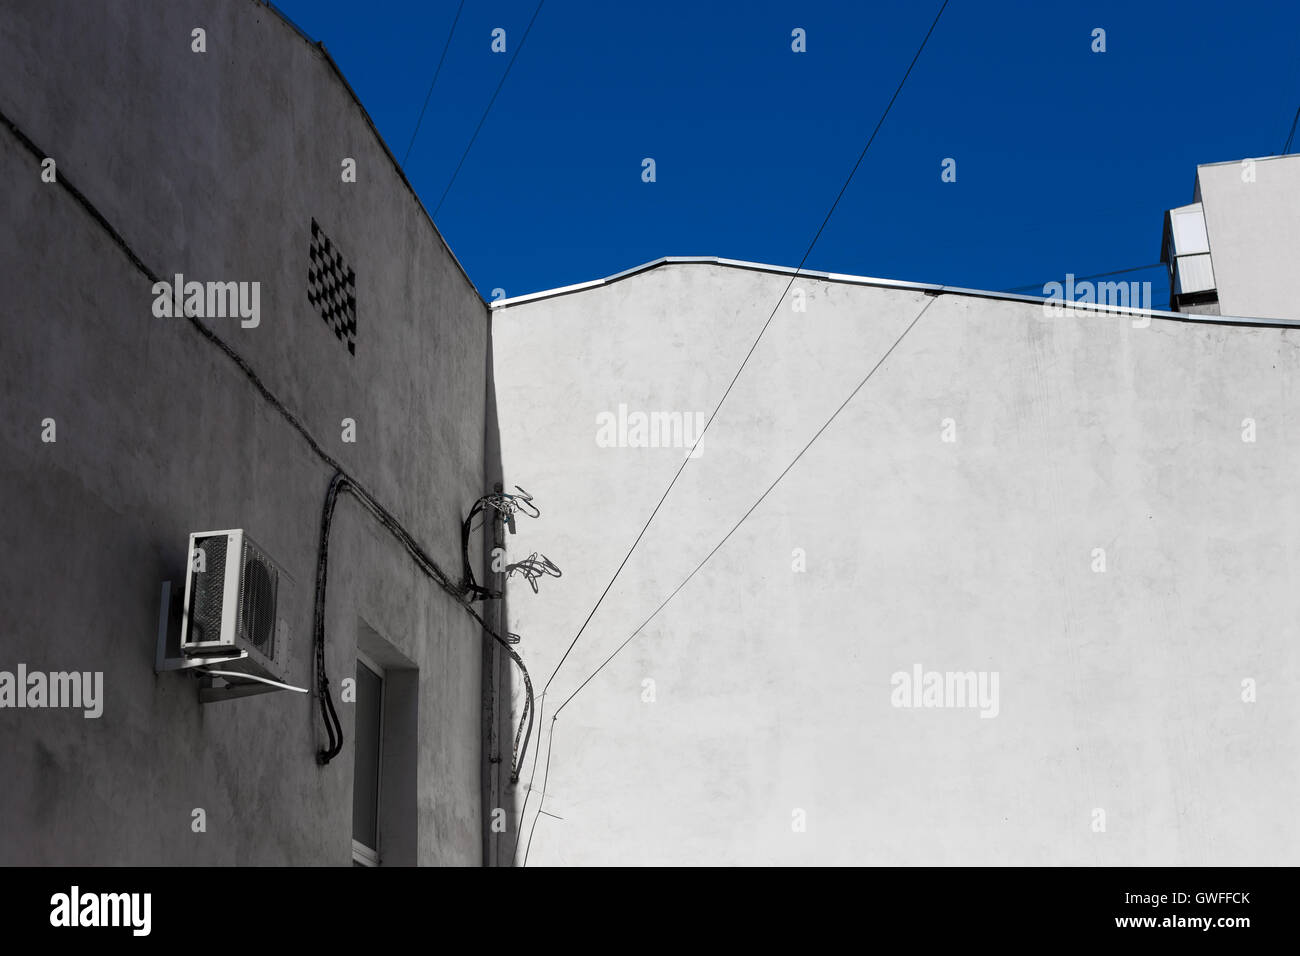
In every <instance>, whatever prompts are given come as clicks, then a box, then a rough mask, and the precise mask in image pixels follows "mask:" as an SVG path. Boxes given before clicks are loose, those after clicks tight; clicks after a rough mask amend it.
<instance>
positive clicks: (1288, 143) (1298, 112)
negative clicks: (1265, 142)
mask: <svg viewBox="0 0 1300 956" xmlns="http://www.w3.org/2000/svg"><path fill="white" fill-rule="evenodd" d="M1298 121H1300V106H1297V107H1296V108H1295V119H1293V120H1292V121H1291V132H1290V133H1289V134H1287V138H1286V145H1284V146H1283V147H1282V155H1283V156H1285V155H1286V154H1287V153H1289V152H1290V151H1291V140H1293V139H1295V124H1296V123H1297V122H1298Z"/></svg>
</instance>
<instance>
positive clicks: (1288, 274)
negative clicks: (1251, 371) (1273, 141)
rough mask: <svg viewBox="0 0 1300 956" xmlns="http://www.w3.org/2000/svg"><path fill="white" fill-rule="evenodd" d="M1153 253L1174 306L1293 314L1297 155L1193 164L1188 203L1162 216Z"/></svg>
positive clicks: (1299, 203)
mask: <svg viewBox="0 0 1300 956" xmlns="http://www.w3.org/2000/svg"><path fill="white" fill-rule="evenodd" d="M1160 258H1161V261H1162V262H1166V263H1168V264H1169V269H1170V298H1169V302H1170V304H1171V306H1173V307H1174V308H1175V309H1177V310H1179V311H1183V312H1200V313H1207V314H1210V315H1237V316H1255V317H1259V318H1268V319H1295V318H1297V317H1300V299H1298V298H1297V295H1296V289H1295V278H1296V276H1297V275H1298V274H1300V156H1296V155H1291V156H1268V157H1265V158H1263V159H1243V160H1240V161H1237V162H1228V163H1207V164H1204V165H1201V166H1198V167H1196V186H1195V189H1194V190H1193V194H1192V202H1191V203H1190V204H1189V205H1186V206H1180V207H1179V208H1177V209H1171V210H1169V212H1168V213H1166V215H1165V230H1164V238H1163V241H1162V243H1161V255H1160Z"/></svg>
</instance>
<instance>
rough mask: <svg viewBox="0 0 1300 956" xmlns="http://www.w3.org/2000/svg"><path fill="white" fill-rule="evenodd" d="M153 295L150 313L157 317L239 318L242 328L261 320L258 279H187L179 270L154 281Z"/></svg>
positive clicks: (260, 287) (253, 325) (260, 288)
mask: <svg viewBox="0 0 1300 956" xmlns="http://www.w3.org/2000/svg"><path fill="white" fill-rule="evenodd" d="M153 297H154V299H153V314H154V316H155V318H159V319H168V318H171V317H173V316H176V317H180V316H193V317H194V318H196V319H225V318H231V319H233V318H238V319H239V320H240V322H239V325H240V327H241V328H245V329H255V328H257V326H258V325H259V324H260V323H261V321H262V283H260V282H198V281H195V280H191V281H189V282H186V281H185V276H184V275H182V274H181V273H179V272H178V273H176V278H175V280H174V281H173V282H155V283H154V284H153Z"/></svg>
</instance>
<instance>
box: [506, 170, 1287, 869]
mask: <svg viewBox="0 0 1300 956" xmlns="http://www.w3.org/2000/svg"><path fill="white" fill-rule="evenodd" d="M1242 169H1243V167H1242V165H1241V164H1240V163H1228V164H1220V165H1212V166H1202V167H1200V169H1199V171H1198V189H1197V194H1196V203H1195V204H1194V205H1193V206H1191V207H1187V208H1184V209H1178V210H1173V211H1171V213H1170V214H1169V217H1168V219H1167V222H1169V223H1171V225H1169V226H1167V232H1166V255H1167V256H1168V257H1169V258H1171V259H1172V260H1174V261H1173V265H1174V281H1175V283H1177V284H1176V285H1175V287H1174V292H1175V295H1174V297H1173V299H1172V301H1173V302H1174V303H1175V307H1178V308H1183V309H1185V310H1187V312H1186V313H1182V314H1180V313H1179V312H1150V311H1138V312H1136V313H1127V312H1120V313H1116V312H1114V311H1113V310H1112V311H1107V310H1106V309H1104V308H1099V307H1095V306H1082V307H1079V308H1077V309H1074V310H1066V311H1063V312H1061V313H1060V314H1056V315H1049V314H1048V313H1047V311H1046V310H1045V308H1044V305H1043V303H1042V302H1041V300H1038V299H1031V298H1028V297H1023V296H1012V295H1000V294H996V293H989V292H979V291H970V290H960V289H946V288H943V287H937V286H925V285H917V284H911V283H903V282H891V281H882V280H875V279H867V278H861V277H853V276H844V275H826V274H820V273H803V274H801V275H799V276H797V277H796V278H795V279H794V282H793V285H792V287H791V288H790V290H789V293H788V294H787V293H786V291H785V290H786V287H787V285H790V282H791V275H792V270H788V269H783V268H778V267H773V266H764V265H757V264H754V263H743V262H734V261H729V260H720V259H700V258H695V259H664V260H659V261H657V262H653V263H649V264H647V265H645V266H642V267H639V268H637V269H632V270H630V271H628V272H625V273H622V274H620V275H617V276H614V277H611V278H610V279H606V280H601V281H597V282H592V283H587V284H585V285H579V286H574V287H569V288H566V289H558V290H554V291H552V292H541V293H537V294H535V295H527V296H521V297H518V298H515V299H508V300H504V301H502V302H500V303H497V304H496V305H495V308H494V311H493V363H494V370H495V386H496V397H497V403H498V411H499V419H500V423H501V458H502V463H503V468H504V472H505V475H506V476H507V481H510V480H512V479H511V476H513V475H527V476H528V482H529V491H530V492H532V493H534V494H536V495H537V496H538V497H539V499H544V500H545V501H546V502H547V520H548V535H547V545H548V554H550V555H551V556H552V557H553V558H555V559H556V560H557V561H558V562H559V563H560V564H561V565H562V567H563V568H564V579H563V581H562V582H557V584H556V586H554V587H552V588H550V589H544V590H543V591H542V593H541V594H540V595H539V596H538V597H537V598H536V599H534V600H532V601H530V602H528V603H527V604H521V603H516V604H514V605H512V607H511V609H510V620H511V624H510V627H511V629H514V630H522V629H526V631H527V633H528V634H529V635H533V636H532V637H530V640H529V655H530V656H529V661H530V665H531V667H532V668H533V672H534V674H538V675H546V674H549V673H551V671H552V670H553V669H554V668H555V667H556V666H557V664H558V663H559V662H560V661H561V658H562V657H563V656H564V654H565V650H566V648H567V647H568V646H569V644H570V642H571V641H572V639H573V637H574V635H575V634H576V633H577V631H578V629H579V627H580V625H581V624H582V622H583V619H584V618H585V617H586V614H587V612H588V611H589V610H590V608H591V607H592V606H593V605H594V604H595V603H596V601H597V598H598V597H599V595H600V593H601V591H602V589H603V588H604V587H605V586H606V584H607V583H608V581H609V579H610V576H611V575H612V574H613V572H614V570H615V569H616V568H617V567H618V565H619V562H620V560H621V559H622V558H623V556H624V554H625V553H626V551H627V549H628V548H629V546H630V545H631V543H632V541H633V540H634V539H635V538H636V535H637V533H638V531H639V530H640V529H641V527H642V524H643V523H644V522H645V520H646V518H647V516H649V514H650V513H651V511H652V510H653V509H654V507H655V505H656V503H657V502H658V500H659V498H660V496H661V495H662V494H663V491H664V489H665V488H666V487H667V486H668V484H669V481H670V479H671V478H672V477H673V475H674V473H675V472H676V471H677V469H678V468H679V467H680V466H681V464H682V455H683V452H682V450H681V449H675V448H671V447H659V448H655V447H648V446H647V445H634V444H632V443H624V444H622V445H611V444H610V443H608V442H602V441H600V440H599V428H600V424H601V423H602V422H607V421H608V420H609V417H610V416H611V415H617V414H618V413H619V409H621V408H623V407H626V408H628V409H634V410H639V411H642V412H644V413H651V412H680V413H684V414H690V413H693V412H702V413H706V414H707V413H709V412H711V411H712V410H713V408H714V406H715V404H716V403H717V401H718V399H719V397H720V396H721V395H722V393H723V391H724V390H725V389H726V387H727V384H728V382H729V381H730V380H731V378H732V376H733V375H734V374H735V371H736V369H737V367H738V366H739V365H740V363H741V360H742V358H743V357H744V356H745V353H746V351H747V350H748V349H749V347H750V345H751V343H752V342H753V339H754V337H755V336H756V335H757V333H758V330H759V328H760V327H761V326H762V324H763V322H764V320H765V319H766V318H767V316H768V315H769V313H770V312H771V310H772V307H773V305H774V304H776V303H777V302H778V301H779V302H780V303H781V305H780V308H779V309H778V311H777V313H776V317H775V319H774V320H773V322H772V324H771V326H770V328H769V329H768V331H767V333H766V335H765V336H764V337H763V339H762V341H761V342H760V344H759V345H758V347H757V349H756V350H755V352H754V354H753V356H752V357H751V358H750V360H749V363H748V365H747V367H746V368H745V370H744V372H743V374H742V375H741V376H740V378H739V380H738V381H737V382H736V384H735V387H734V389H733V390H732V392H731V394H730V396H729V397H728V398H727V400H726V402H725V403H724V404H723V406H722V408H721V410H720V411H719V412H718V415H717V417H716V419H715V420H714V422H713V423H712V425H711V426H710V427H709V428H708V430H707V432H706V434H705V437H704V440H703V449H704V452H703V454H701V455H699V457H698V458H696V459H694V460H691V461H690V462H689V463H688V464H687V466H686V468H685V470H684V471H683V472H682V475H681V477H680V479H679V480H678V482H677V485H676V487H674V489H673V490H672V493H671V494H670V495H669V497H668V499H667V501H666V502H665V503H664V505H663V507H662V509H661V510H660V513H659V515H658V517H657V518H656V519H655V521H654V523H653V524H652V525H651V527H650V529H649V531H648V532H647V533H646V535H645V538H644V539H643V540H642V542H641V544H640V546H639V547H638V548H637V550H636V552H635V553H634V554H633V556H632V558H631V560H630V561H629V562H628V564H627V566H626V568H625V569H624V571H623V573H622V574H621V575H620V576H619V578H618V580H617V582H616V583H615V584H614V586H613V588H612V589H611V590H610V593H609V595H608V597H607V598H606V599H605V601H604V602H603V604H602V605H601V607H600V609H599V610H598V611H597V613H596V615H595V617H594V618H593V619H592V621H591V624H590V625H589V626H588V627H587V628H586V630H585V632H584V633H583V636H582V638H581V639H580V640H579V641H578V643H577V645H576V646H575V647H574V649H573V651H572V652H571V653H570V654H569V655H568V657H567V659H565V660H564V663H563V665H562V667H561V668H560V670H559V671H558V672H557V673H556V676H555V677H554V679H553V681H552V682H551V685H550V687H549V689H548V690H547V692H546V695H545V701H544V707H545V709H544V710H543V711H542V715H541V716H542V727H543V736H542V738H541V739H540V740H539V742H538V745H537V749H536V751H535V753H536V755H537V760H538V764H537V769H536V774H535V777H534V778H533V782H532V789H531V790H529V789H528V781H527V780H525V781H524V782H523V785H522V786H521V788H520V792H519V794H518V795H517V797H516V807H517V808H518V807H519V806H520V805H521V804H522V803H523V801H524V799H525V798H527V803H526V805H524V812H523V816H522V820H521V826H522V839H521V841H520V844H519V850H518V858H519V859H521V860H522V858H523V857H524V853H525V850H527V853H528V863H529V865H537V864H577V863H609V864H672V863H682V864H692V863H714V864H727V863H737V864H777V863H792V864H805V863H828V864H841V863H842V864H849V863H882V864H921V863H940V864H1043V863H1047V864H1062V865H1065V864H1075V865H1078V864H1137V865H1153V864H1205V865H1225V864H1281V863H1289V862H1293V861H1294V860H1295V859H1296V856H1297V853H1298V852H1300V823H1298V822H1297V818H1296V815H1295V812H1294V808H1295V806H1296V804H1297V801H1298V800H1300V761H1297V759H1296V758H1295V753H1296V745H1297V743H1298V742H1300V741H1298V740H1297V736H1298V732H1297V729H1296V728H1297V727H1300V676H1298V675H1300V669H1298V668H1297V666H1296V665H1297V657H1296V655H1297V652H1296V647H1297V646H1298V643H1297V642H1298V639H1300V633H1298V630H1297V628H1298V622H1300V589H1297V587H1296V584H1295V582H1296V580H1297V578H1298V577H1300V504H1298V499H1297V494H1296V490H1295V487H1296V475H1297V474H1300V402H1297V398H1296V395H1297V391H1296V388H1295V385H1294V383H1295V382H1296V381H1297V380H1300V348H1297V345H1298V344H1300V328H1298V327H1297V326H1300V305H1297V303H1296V301H1295V299H1294V297H1293V296H1292V295H1291V285H1292V281H1293V277H1294V275H1295V264H1296V263H1297V262H1300V235H1298V233H1297V228H1298V223H1300V208H1298V200H1300V156H1289V157H1285V158H1271V159H1267V160H1258V161H1256V163H1255V167H1254V172H1255V178H1254V181H1253V182H1244V181H1242V179H1241V178H1240V172H1241V170H1242ZM1202 223H1203V226H1202ZM1171 235H1172V240H1171V239H1170V236H1171ZM1206 277H1209V284H1208V285H1206V284H1205V278H1206ZM923 310H924V314H921V313H922V312H923ZM1205 312H1209V313H1210V314H1204V313H1205ZM1197 313H1200V314H1197ZM918 315H920V318H919V320H918V321H916V324H915V326H914V327H912V328H911V331H910V332H907V331H906V330H907V329H908V328H909V326H910V325H911V323H912V322H913V321H914V320H916V319H917V317H918ZM900 335H901V336H902V338H901V341H900V340H899V338H900ZM895 343H897V344H896V345H895ZM891 347H893V351H892V353H890V354H889V357H888V358H887V359H886V360H885V362H884V363H883V365H881V366H880V368H879V370H878V372H876V374H874V375H873V376H872V377H871V378H870V379H869V380H868V381H866V384H865V385H862V387H861V390H860V391H858V392H857V394H856V396H855V397H853V398H852V399H851V400H850V401H849V402H848V404H847V406H846V407H845V408H844V410H843V412H842V413H840V414H839V415H838V417H837V418H835V420H834V421H833V422H832V423H831V424H830V425H829V426H828V427H827V428H826V429H825V431H824V432H823V433H822V435H821V436H820V438H818V439H817V440H816V441H815V442H813V444H812V445H811V446H809V447H808V450H807V452H806V453H804V454H803V455H802V457H800V458H799V459H798V461H797V463H795V464H794V465H793V467H792V468H791V469H790V470H789V472H788V474H786V475H785V477H784V478H783V479H782V480H781V481H780V482H779V483H778V484H777V485H776V486H775V488H773V490H772V491H771V493H770V494H769V495H768V496H767V497H766V499H765V500H763V501H762V503H761V504H759V505H758V507H757V508H756V509H755V510H754V511H753V513H752V514H751V515H750V517H749V518H748V519H747V520H745V521H744V522H743V523H741V524H740V525H739V526H738V527H737V522H738V521H740V519H741V518H742V516H743V515H745V513H746V512H747V510H748V509H749V508H750V507H751V505H753V504H754V502H755V501H757V500H758V499H759V498H760V496H761V495H763V494H764V491H765V489H768V488H769V487H770V486H771V485H772V483H773V482H774V481H775V480H776V479H777V478H778V476H780V475H781V473H782V470H783V469H785V468H786V466H787V465H789V464H790V463H791V462H792V461H794V460H795V459H796V457H797V456H799V454H800V450H801V449H802V448H804V447H805V445H807V443H808V442H809V440H810V439H812V438H813V436H814V434H815V433H816V432H817V430H818V429H819V428H820V427H821V426H822V425H823V424H824V423H825V422H826V421H827V420H828V419H830V418H831V416H832V415H833V413H835V411H836V409H837V408H838V407H839V406H840V404H841V403H843V402H844V401H845V400H846V399H848V398H849V397H850V396H851V395H852V394H853V392H854V389H855V388H856V387H857V386H859V385H860V384H861V383H862V381H863V379H864V377H865V376H866V375H867V373H868V372H869V371H870V370H871V369H872V367H873V366H875V365H876V363H877V362H879V361H880V360H881V358H882V356H884V355H885V354H886V353H887V352H889V350H890V349H891ZM733 528H735V531H734V533H732V534H731V536H730V538H728V539H727V541H726V543H725V544H724V545H723V546H722V547H721V548H720V549H719V550H718V551H717V552H716V554H715V555H714V556H713V558H712V559H711V560H710V561H709V562H708V563H707V564H705V565H704V566H703V568H701V569H700V570H699V572H698V573H697V574H695V576H694V577H693V578H691V579H690V581H689V583H688V584H686V586H685V587H684V588H682V590H681V591H680V592H679V593H678V594H677V596H676V598H675V599H674V600H672V601H671V602H670V603H669V604H668V605H667V606H666V607H665V608H664V609H663V611H662V612H660V613H658V614H657V615H655V614H654V612H655V610H656V608H657V607H659V605H660V604H661V602H662V601H663V600H664V599H665V598H666V597H668V596H669V595H670V594H671V593H672V592H673V590H674V588H676V587H677V586H678V585H679V584H681V582H682V581H683V580H684V579H686V578H687V576H688V575H690V574H691V572H692V570H693V569H694V568H696V567H697V565H698V564H699V562H701V561H702V560H704V559H705V558H706V556H707V555H709V553H710V551H711V550H712V549H713V548H714V547H715V545H717V544H718V543H719V542H720V541H722V540H723V539H724V537H725V536H726V535H727V534H728V532H729V531H731V529H733ZM510 546H511V547H515V546H516V542H515V540H514V539H511V541H510ZM523 551H524V552H526V551H527V543H526V542H524V543H523ZM510 559H511V560H517V556H516V555H515V554H514V553H513V552H512V554H511V557H510ZM647 619H648V620H649V623H648V624H646V625H645V626H644V628H643V629H642V630H641V631H640V632H639V633H637V634H636V636H635V637H632V639H631V640H630V641H628V638H629V636H630V635H632V634H634V633H636V632H637V628H638V626H639V625H641V624H642V623H643V622H645V621H647ZM625 642H627V643H626V646H623V645H624V643H625ZM621 646H623V649H622V650H621V651H620V650H619V648H620V647H621ZM611 654H613V655H614V656H613V657H612V659H611ZM606 661H608V663H607V664H606V663H604V662H606ZM593 674H594V675H595V676H594V677H593V676H592V675H593ZM589 677H590V681H589V682H588V683H586V684H585V686H583V685H584V681H587V679H588V678H589ZM539 683H540V680H539ZM574 694H576V696H572V695H574ZM566 701H568V702H567V703H565V702H566ZM561 705H563V708H564V709H563V711H562V712H561V713H560V716H559V718H558V720H557V721H556V722H555V723H554V724H553V725H552V722H551V719H550V718H551V715H553V714H554V713H555V712H556V710H557V708H559V707H560V706H561ZM552 728H553V733H554V736H553V739H552V738H550V737H549V731H550V730H551V729H552ZM548 747H549V750H548ZM543 786H545V795H544V799H543V793H542V791H543ZM539 809H540V810H542V811H544V812H543V813H542V814H541V815H538V814H537V811H538V810H539Z"/></svg>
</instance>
